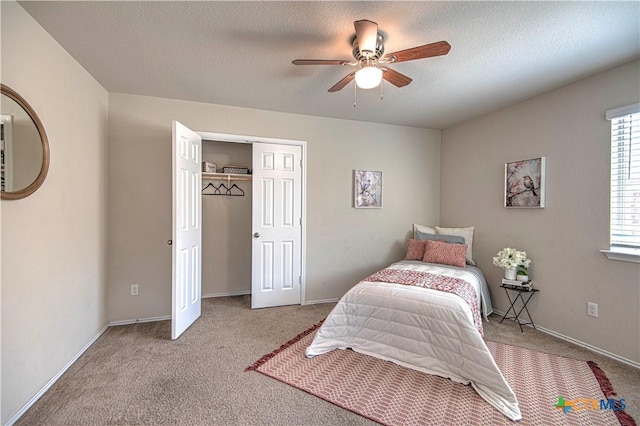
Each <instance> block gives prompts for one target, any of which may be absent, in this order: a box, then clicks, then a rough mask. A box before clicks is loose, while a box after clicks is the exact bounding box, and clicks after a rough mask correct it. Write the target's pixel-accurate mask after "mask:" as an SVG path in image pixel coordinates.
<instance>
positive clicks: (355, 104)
mask: <svg viewBox="0 0 640 426" xmlns="http://www.w3.org/2000/svg"><path fill="white" fill-rule="evenodd" d="M353 107H354V108H357V107H358V85H357V84H354V85H353Z"/></svg>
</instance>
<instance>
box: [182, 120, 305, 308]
mask: <svg viewBox="0 0 640 426" xmlns="http://www.w3.org/2000/svg"><path fill="white" fill-rule="evenodd" d="M194 132H196V133H197V134H199V135H200V137H201V138H202V141H203V142H204V141H207V140H208V141H217V142H232V143H246V144H254V143H267V144H278V145H297V146H300V147H301V149H302V206H301V214H302V230H301V232H302V235H301V236H300V237H301V247H300V249H301V253H300V262H301V265H300V275H301V281H302V282H301V283H300V304H301V305H306V294H307V292H306V283H307V141H302V140H296V139H280V138H267V137H263V136H248V135H237V134H231V133H215V132H206V131H198V130H194ZM250 237H251V235H248V236H247V238H250Z"/></svg>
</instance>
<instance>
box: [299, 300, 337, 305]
mask: <svg viewBox="0 0 640 426" xmlns="http://www.w3.org/2000/svg"><path fill="white" fill-rule="evenodd" d="M338 300H340V299H320V300H305V301H304V303H303V305H321V304H323V303H337V302H338Z"/></svg>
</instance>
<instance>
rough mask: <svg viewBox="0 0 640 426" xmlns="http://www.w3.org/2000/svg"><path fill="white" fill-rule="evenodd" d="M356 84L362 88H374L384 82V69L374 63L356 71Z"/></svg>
mask: <svg viewBox="0 0 640 426" xmlns="http://www.w3.org/2000/svg"><path fill="white" fill-rule="evenodd" d="M355 78H356V85H357V86H358V87H359V88H361V89H373V88H374V87H378V86H379V85H380V82H382V70H381V69H380V68H378V67H375V66H373V65H368V66H364V67H362V68H360V69H359V70H358V71H356V75H355Z"/></svg>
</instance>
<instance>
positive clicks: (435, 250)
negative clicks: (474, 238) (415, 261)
mask: <svg viewBox="0 0 640 426" xmlns="http://www.w3.org/2000/svg"><path fill="white" fill-rule="evenodd" d="M425 243H426V244H425V251H424V256H423V258H422V261H423V262H428V263H440V264H441V265H451V266H459V267H460V268H464V267H465V265H466V262H465V257H466V254H467V245H466V244H449V243H445V242H442V241H425Z"/></svg>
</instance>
